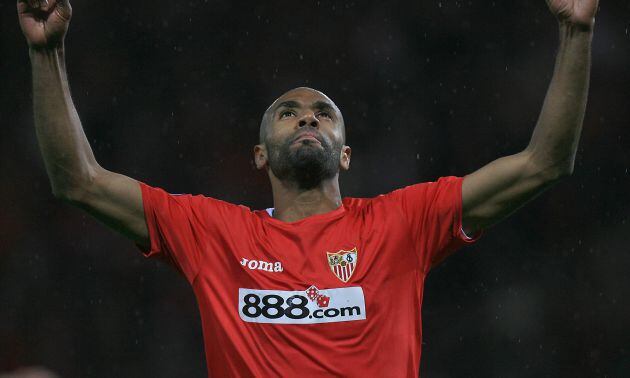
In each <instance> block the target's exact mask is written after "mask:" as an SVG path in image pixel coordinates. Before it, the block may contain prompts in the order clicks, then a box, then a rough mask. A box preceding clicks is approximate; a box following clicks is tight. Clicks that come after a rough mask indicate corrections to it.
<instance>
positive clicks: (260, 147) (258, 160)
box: [254, 144, 267, 169]
mask: <svg viewBox="0 0 630 378" xmlns="http://www.w3.org/2000/svg"><path fill="white" fill-rule="evenodd" d="M254 163H255V164H256V168H257V169H263V168H264V167H265V166H266V165H267V149H266V148H265V145H264V144H257V145H255V146H254Z"/></svg>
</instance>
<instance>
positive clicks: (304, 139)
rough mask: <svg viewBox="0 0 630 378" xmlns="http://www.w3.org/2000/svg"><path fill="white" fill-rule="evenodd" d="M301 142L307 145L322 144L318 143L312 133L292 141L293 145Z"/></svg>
mask: <svg viewBox="0 0 630 378" xmlns="http://www.w3.org/2000/svg"><path fill="white" fill-rule="evenodd" d="M301 142H307V143H309V144H310V143H317V144H319V145H321V144H322V142H320V141H319V139H318V138H317V136H316V135H315V134H313V133H304V134H302V135H300V136H298V137H297V138H295V139H294V140H293V144H295V143H301Z"/></svg>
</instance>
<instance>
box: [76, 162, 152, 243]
mask: <svg viewBox="0 0 630 378" xmlns="http://www.w3.org/2000/svg"><path fill="white" fill-rule="evenodd" d="M70 202H71V203H73V204H74V205H76V206H78V207H80V208H82V209H83V210H85V211H87V212H88V213H89V214H90V215H92V216H94V217H95V218H96V219H98V220H99V221H101V222H103V223H104V224H105V225H107V226H108V227H110V228H112V229H114V230H116V231H117V232H119V233H121V234H123V235H125V236H126V237H128V238H130V239H132V240H133V241H134V242H136V243H138V244H139V245H141V246H143V247H148V245H149V231H148V229H147V225H146V221H145V216H144V207H143V204H142V192H141V190H140V184H139V183H138V181H136V180H134V179H132V178H130V177H127V176H125V175H121V174H119V173H115V172H110V171H108V170H106V169H103V168H100V167H99V169H97V171H96V173H95V174H94V177H93V179H92V180H91V182H90V183H89V184H88V185H85V187H83V188H81V190H80V193H79V194H78V195H77V196H75V197H74V198H73V199H72V200H71V201H70Z"/></svg>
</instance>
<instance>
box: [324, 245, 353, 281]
mask: <svg viewBox="0 0 630 378" xmlns="http://www.w3.org/2000/svg"><path fill="white" fill-rule="evenodd" d="M326 254H327V255H328V265H329V266H330V270H331V271H332V272H333V274H334V275H335V276H337V278H339V279H340V280H342V281H343V282H348V280H349V279H350V277H352V273H354V268H355V267H356V266H357V257H358V256H357V248H356V247H355V248H354V249H352V250H351V251H344V250H341V251H339V252H335V253H330V252H326Z"/></svg>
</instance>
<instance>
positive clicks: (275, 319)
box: [140, 176, 481, 377]
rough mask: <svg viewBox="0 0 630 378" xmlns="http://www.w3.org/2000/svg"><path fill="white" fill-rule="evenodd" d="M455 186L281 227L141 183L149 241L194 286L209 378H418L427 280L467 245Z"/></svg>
mask: <svg viewBox="0 0 630 378" xmlns="http://www.w3.org/2000/svg"><path fill="white" fill-rule="evenodd" d="M462 181H463V179H462V178H461V177H454V176H449V177H442V178H440V179H439V180H437V181H435V182H428V183H421V184H416V185H411V186H408V187H405V188H402V189H398V190H395V191H393V192H391V193H388V194H384V195H380V196H377V197H374V198H369V199H363V198H344V199H343V200H342V205H341V206H340V207H339V208H337V209H336V210H333V211H330V212H328V213H325V214H319V215H314V216H310V217H307V218H305V219H302V220H300V221H297V222H293V223H287V222H282V221H280V220H278V219H275V218H273V217H272V216H270V214H269V212H268V211H265V210H254V211H252V210H250V209H249V208H247V207H245V206H240V205H234V204H230V203H227V202H224V201H220V200H217V199H213V198H209V197H205V196H201V195H173V194H168V193H166V192H165V191H164V190H162V189H158V188H153V187H150V186H148V185H146V184H143V183H141V184H140V186H141V190H142V198H143V203H144V211H145V216H146V221H147V226H148V230H149V236H150V242H151V246H150V250H149V251H144V252H145V253H146V255H147V256H149V257H153V256H157V257H161V258H163V259H165V260H166V261H168V262H169V263H170V264H172V265H173V266H174V267H175V268H176V269H177V270H179V271H180V272H181V273H182V274H183V275H184V276H185V277H186V279H187V280H188V281H189V282H190V284H191V285H192V287H193V290H194V293H195V296H196V299H197V303H198V305H199V309H200V315H201V321H202V328H203V335H204V343H205V351H206V361H207V367H208V374H209V376H215V377H228V376H258V377H261V376H300V377H318V376H320V377H323V376H344V377H366V376H376V375H377V376H382V377H417V376H418V372H419V365H420V347H421V337H422V330H421V304H422V294H423V287H424V279H425V276H426V274H427V272H428V270H429V269H430V268H431V267H432V266H434V265H435V264H437V263H438V262H439V261H441V260H442V259H444V258H445V257H446V256H447V255H449V254H450V253H451V252H453V251H454V250H456V249H458V248H459V247H461V246H463V245H464V244H467V243H472V242H474V241H476V240H477V239H478V238H479V237H480V235H481V233H478V234H477V235H473V237H472V238H469V237H467V236H466V235H465V234H463V231H462V228H461V227H462V226H461V219H462V191H461V187H462Z"/></svg>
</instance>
